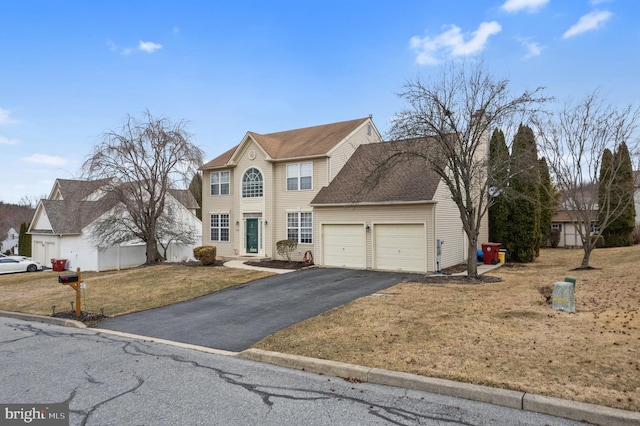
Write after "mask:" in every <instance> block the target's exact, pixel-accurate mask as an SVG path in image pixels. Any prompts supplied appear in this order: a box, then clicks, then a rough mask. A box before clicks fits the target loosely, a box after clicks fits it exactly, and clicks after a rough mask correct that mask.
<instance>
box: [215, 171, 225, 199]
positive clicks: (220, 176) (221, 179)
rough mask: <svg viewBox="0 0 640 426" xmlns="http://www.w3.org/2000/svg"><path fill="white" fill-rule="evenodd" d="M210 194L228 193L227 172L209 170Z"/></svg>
mask: <svg viewBox="0 0 640 426" xmlns="http://www.w3.org/2000/svg"><path fill="white" fill-rule="evenodd" d="M211 195H229V172H228V171H227V172H211Z"/></svg>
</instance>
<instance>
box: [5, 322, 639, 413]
mask: <svg viewBox="0 0 640 426" xmlns="http://www.w3.org/2000/svg"><path fill="white" fill-rule="evenodd" d="M0 316H2V317H9V318H16V319H21V320H25V321H35V322H42V323H47V324H55V325H61V326H65V327H75V328H88V329H89V330H92V331H95V332H96V333H105V334H111V335H115V336H120V337H126V338H131V339H136V340H143V341H148V342H155V343H161V344H166V345H171V346H177V347H181V348H186V349H193V350H197V351H200V352H206V353H210V354H215V355H223V356H232V357H236V358H242V359H247V360H251V361H257V362H264V363H267V364H273V365H278V366H281V367H287V368H293V369H296V370H302V371H309V372H312V373H316V374H323V375H326V376H332V377H340V378H343V379H346V380H349V381H354V382H363V383H373V384H379V385H386V386H394V387H400V388H406V389H413V390H419V391H425V392H431V393H437V394H440V395H447V396H453V397H457V398H463V399H468V400H471V401H478V402H486V403H490V404H494V405H499V406H503V407H508V408H515V409H520V410H526V411H532V412H536V413H540V414H548V415H552V416H556V417H562V418H566V419H571V420H576V421H579V422H588V423H591V424H595V425H603V426H605V425H606V426H638V425H640V412H635V411H626V410H620V409H617V408H611V407H605V406H602V405H595V404H587V403H584V402H576V401H569V400H564V399H559V398H553V397H548V396H543V395H536V394H532V393H525V392H519V391H511V390H507V389H500V388H492V387H488V386H482V385H476V384H472V383H464V382H456V381H452V380H446V379H437V378H432V377H425V376H419V375H417V374H410V373H403V372H397V371H391V370H384V369H380V368H371V367H363V366H360V365H355V364H347V363H344V362H337V361H329V360H326V359H318V358H310V357H305V356H301V355H290V354H283V353H279V352H271V351H265V350H262V349H247V350H245V351H242V352H229V351H224V350H220V349H213V348H208V347H205V346H198V345H191V344H188V343H180V342H175V341H171V340H165V339H159V338H155V337H148V336H140V335H137V334H131V333H124V332H120V331H114V330H106V329H100V328H89V327H87V326H86V325H85V324H84V323H82V322H80V321H76V320H70V319H64V318H56V317H49V316H43V315H33V314H24V313H20V312H10V311H0Z"/></svg>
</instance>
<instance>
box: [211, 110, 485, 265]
mask: <svg viewBox="0 0 640 426" xmlns="http://www.w3.org/2000/svg"><path fill="white" fill-rule="evenodd" d="M422 142H423V144H424V147H425V149H431V147H432V145H431V144H430V142H429V140H427V139H425V140H423V141H422ZM402 143H406V142H404V141H398V142H383V141H382V138H381V136H380V134H379V132H378V131H377V129H376V127H375V125H374V124H373V121H372V120H371V118H370V117H369V118H362V119H358V120H351V121H345V122H340V123H332V124H326V125H321V126H314V127H308V128H303V129H296V130H289V131H284V132H278V133H271V134H257V133H253V132H248V133H247V134H246V135H245V137H244V138H243V139H242V141H241V142H240V143H239V144H238V145H237V146H235V147H233V148H232V149H230V150H229V151H227V152H225V153H224V154H222V155H220V156H218V157H216V158H215V159H213V160H211V161H210V162H208V163H206V164H204V165H203V166H202V167H201V170H202V173H203V197H202V200H203V201H202V204H203V206H202V217H203V221H202V226H203V232H202V234H203V244H209V245H215V246H216V247H217V253H218V256H220V257H223V258H230V257H237V256H256V257H271V258H277V257H278V256H277V254H276V253H277V252H276V243H277V241H280V240H284V239H293V240H296V241H297V242H298V251H297V253H296V257H297V259H301V258H302V256H303V254H304V253H305V252H307V251H311V253H312V254H313V257H314V261H315V263H316V264H318V265H323V266H336V267H348V268H360V269H378V270H393V271H397V270H403V271H411V272H428V271H436V270H439V269H441V268H446V267H448V266H453V265H455V264H458V263H462V262H464V261H465V259H466V256H467V239H466V235H465V233H464V231H463V229H462V224H461V221H460V217H459V213H458V209H457V206H456V205H455V203H454V202H453V201H452V200H451V194H450V192H449V191H448V188H447V187H446V185H445V184H444V183H443V182H442V181H441V180H440V179H439V177H438V176H437V175H436V174H435V173H434V172H433V171H432V170H431V169H430V168H429V167H428V165H427V163H426V162H425V161H424V160H420V159H419V158H414V159H411V160H409V161H406V162H403V163H402V164H395V165H394V166H393V167H392V168H390V169H389V170H386V171H385V174H384V175H383V176H379V177H378V178H376V179H374V180H375V182H373V183H372V179H371V173H370V172H371V170H370V169H371V168H370V167H369V166H370V165H371V164H373V163H375V162H377V161H378V160H380V159H383V158H384V156H385V155H388V153H389V147H392V146H395V147H396V148H397V147H398V144H402ZM487 146H488V138H487ZM479 241H480V242H486V241H487V227H486V224H483V228H482V232H481V235H480V238H479ZM438 247H439V248H440V250H438Z"/></svg>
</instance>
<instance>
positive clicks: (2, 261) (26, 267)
mask: <svg viewBox="0 0 640 426" xmlns="http://www.w3.org/2000/svg"><path fill="white" fill-rule="evenodd" d="M35 271H42V265H41V264H40V262H36V261H35V260H33V259H29V258H26V259H17V258H15V257H11V256H3V257H0V274H10V273H12V272H35Z"/></svg>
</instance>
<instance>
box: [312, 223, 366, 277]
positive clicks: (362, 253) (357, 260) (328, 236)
mask: <svg viewBox="0 0 640 426" xmlns="http://www.w3.org/2000/svg"><path fill="white" fill-rule="evenodd" d="M364 232H365V231H364V225H363V224H345V225H323V239H322V241H323V243H322V253H323V258H324V259H323V264H324V265H325V266H337V267H340V268H364V267H365V266H366V248H365V233H364Z"/></svg>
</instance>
